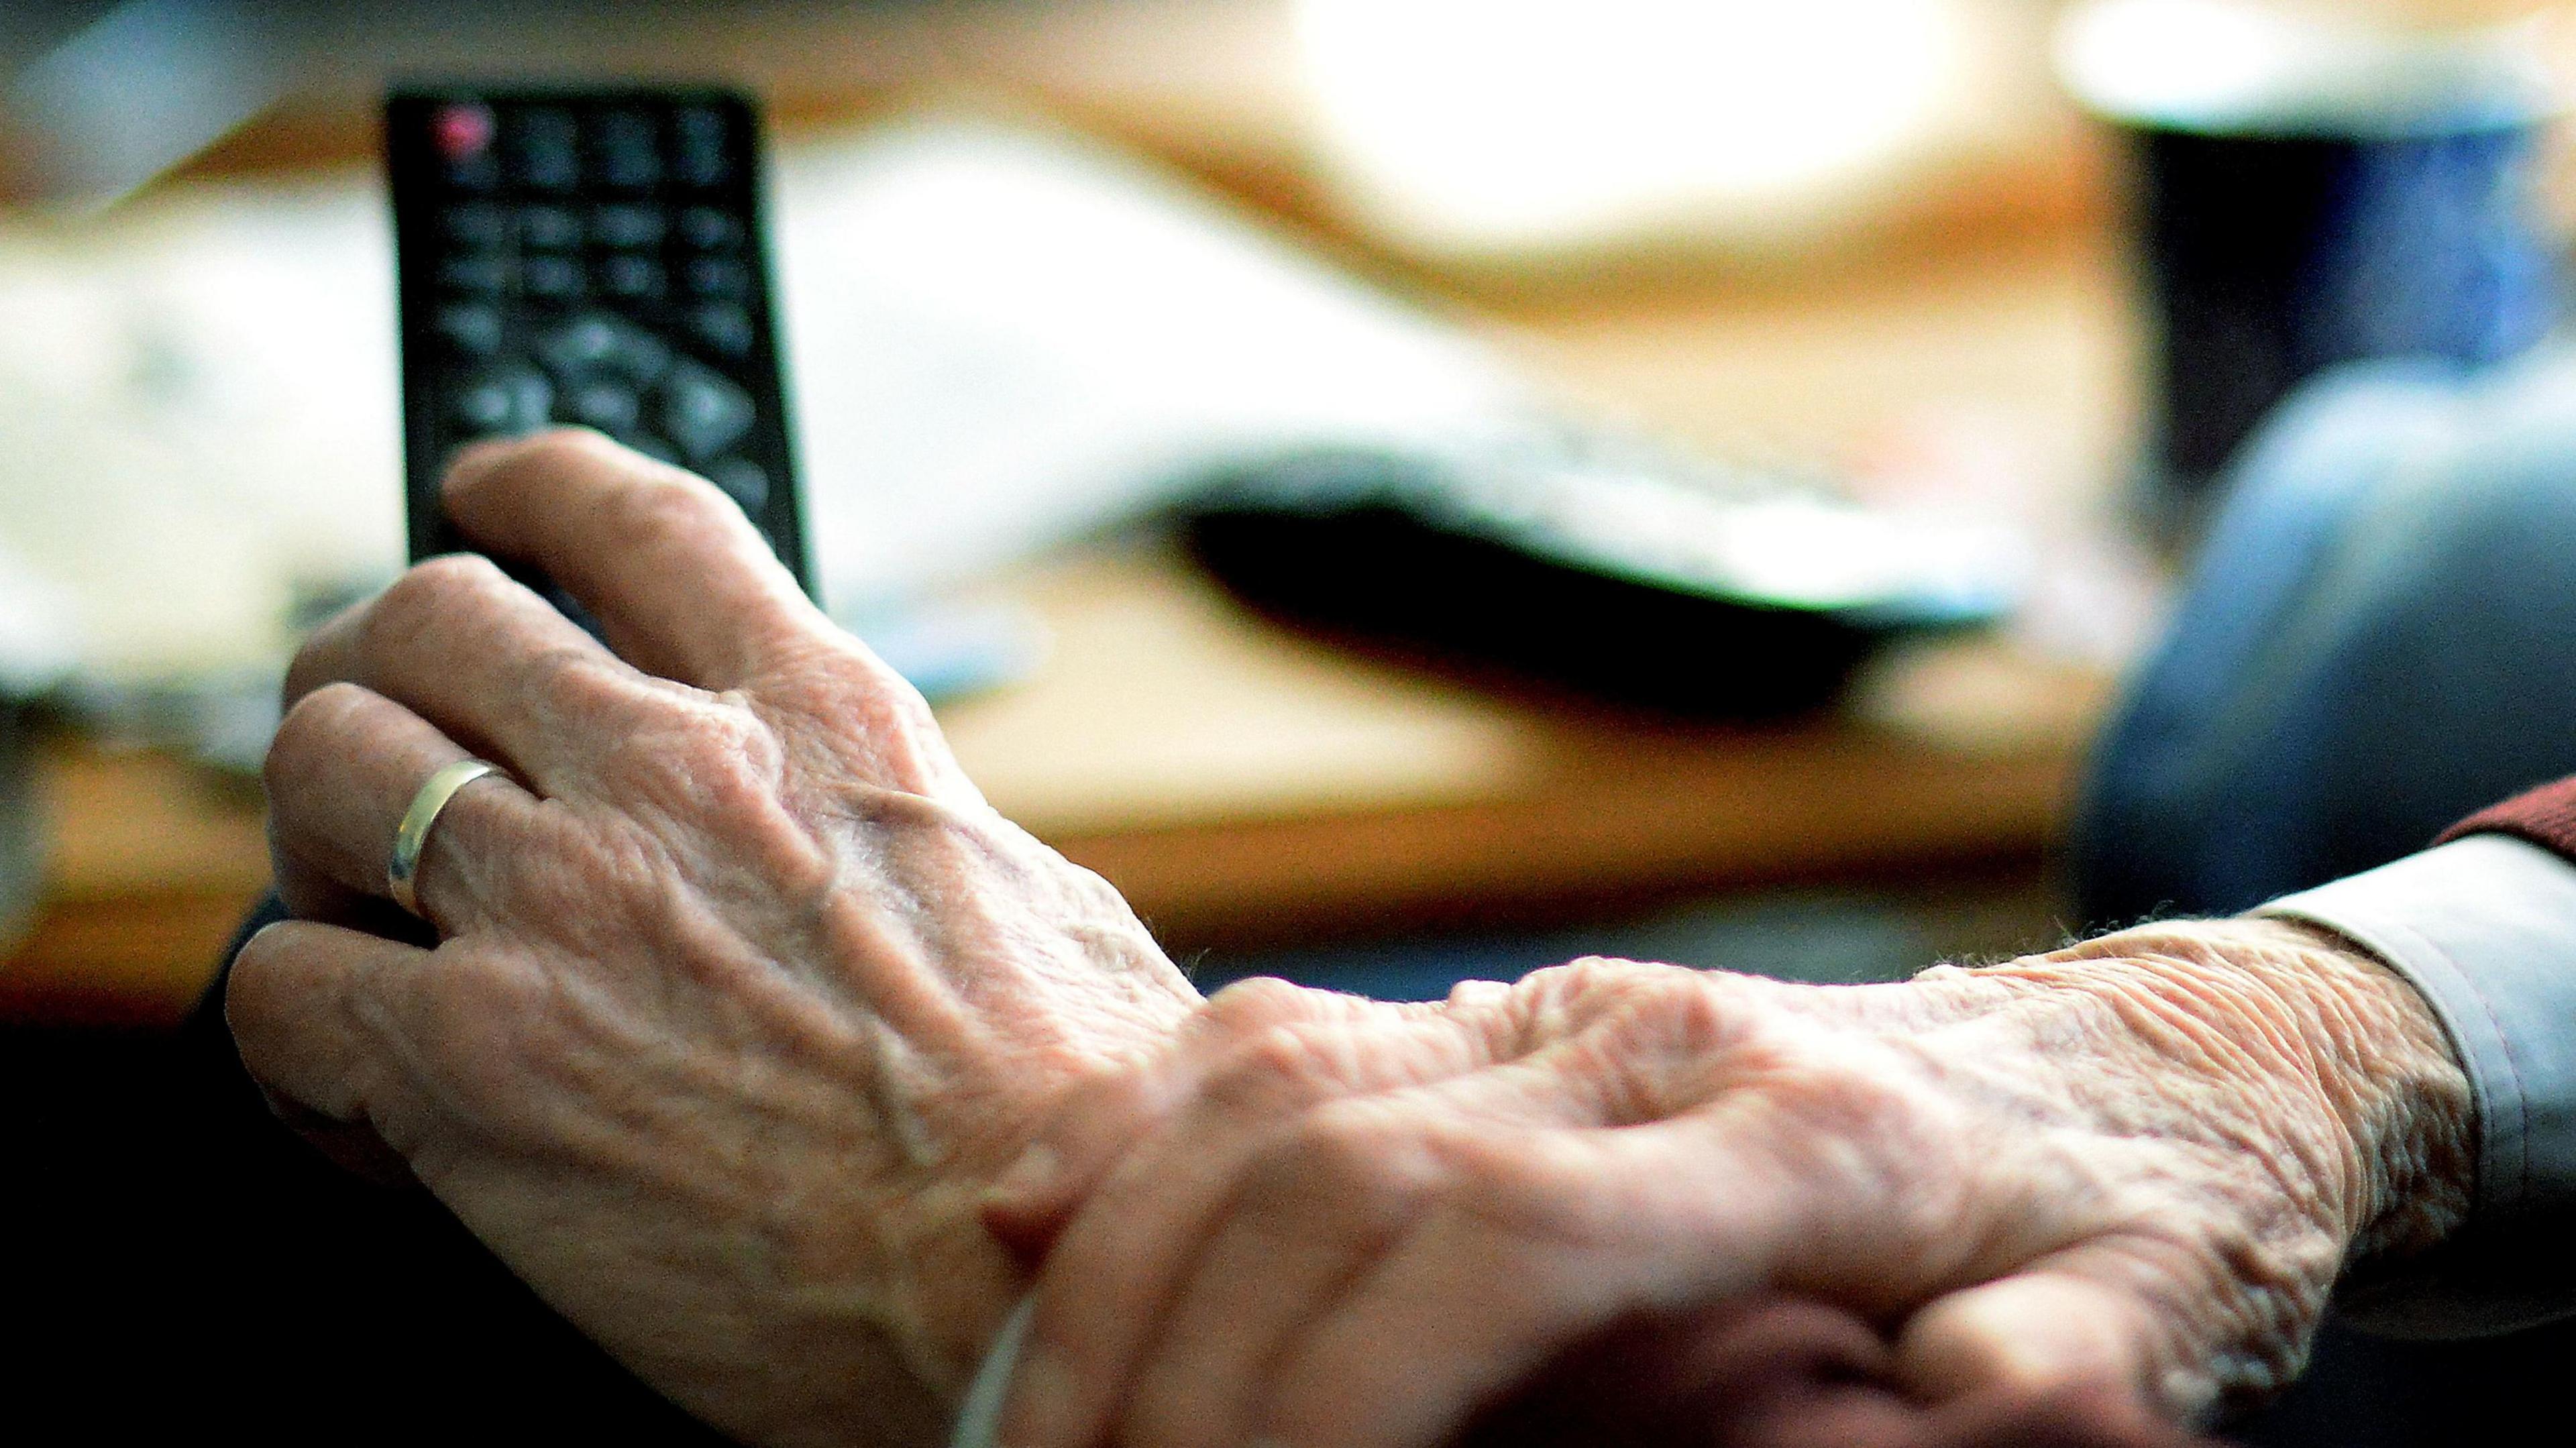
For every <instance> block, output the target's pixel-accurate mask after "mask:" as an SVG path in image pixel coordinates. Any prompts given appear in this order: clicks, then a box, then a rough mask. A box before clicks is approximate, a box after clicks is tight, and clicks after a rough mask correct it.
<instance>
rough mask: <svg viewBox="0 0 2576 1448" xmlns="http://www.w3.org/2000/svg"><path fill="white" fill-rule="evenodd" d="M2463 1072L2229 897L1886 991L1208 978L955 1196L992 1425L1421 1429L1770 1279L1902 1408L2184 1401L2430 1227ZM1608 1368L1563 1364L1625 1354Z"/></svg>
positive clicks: (2460, 1160) (1086, 1434)
mask: <svg viewBox="0 0 2576 1448" xmlns="http://www.w3.org/2000/svg"><path fill="white" fill-rule="evenodd" d="M2466 1098H2467V1088H2466V1083H2465V1080H2464V1078H2463V1076H2462V1074H2461V1072H2460V1070H2459V1068H2458V1067H2457V1065H2456V1064H2455V1063H2454V1062H2453V1060H2452V1059H2451V1057H2450V1055H2449V1052H2448V1048H2447V1047H2446V1045H2445V1043H2444V1041H2443V1038H2442V1036H2441V1034H2440V1030H2439V1027H2438V1025H2437V1024H2436V1023H2435V1022H2434V1020H2433V1018H2432V1016H2431V1014H2430V1012H2429V1011H2428V1010H2427V1008H2426V1007H2425V1006H2424V1004H2423V1003H2422V1002H2421V1001H2420V1000H2419V999H2418V998H2417V997H2416V996H2415V995H2414V993H2413V992H2412V990H2411V989H2410V988H2409V987H2407V986H2406V985H2405V984H2403V983H2402V982H2401V981H2400V980H2398V979H2397V978H2396V977H2395V976H2394V975H2392V974H2390V973H2389V972H2387V971H2386V970H2384V969H2383V968H2381V967H2380V966H2378V965H2377V964H2376V963H2374V962H2372V961H2370V960H2369V959H2367V958H2366V957H2362V956H2359V955H2356V954H2353V953H2351V952H2348V951H2345V950H2343V949H2341V948H2340V947H2339V946H2338V945H2337V944H2336V943H2335V942H2333V941H2331V940H2329V939H2327V938H2325V937H2323V936H2321V935H2317V934H2314V933H2311V932H2309V931H2307V930H2305V929H2304V928H2301V927H2295V926H2290V925H2286V924H2275V923H2269V922H2231V923H2217V924H2204V925H2176V926H2168V927H2157V928H2149V929H2142V930H2137V931H2132V932H2129V933H2127V934H2123V935H2117V936H2112V937H2108V938H2105V939H2102V940H2097V941H2094V942H2092V943H2090V944H2088V945H2084V946H2082V947H2079V948H2075V949H2070V950H2064V951H2059V952H2056V953H2054V954H2051V955H2046V956H2040V957H2036V958H2032V959H2027V960H2022V961H2017V962H2014V963H2012V964H2010V965H2007V966H2002V967H1997V968H1990V969H1984V970H1975V971H1970V970H1963V969H1958V968H1953V967H1941V968H1936V969H1934V970H1932V971H1930V972H1927V973H1926V974H1924V975H1923V976H1920V977H1917V978H1916V979H1915V980H1913V981H1911V982H1907V983H1904V984H1898V985H1887V986H1870V987H1817V986H1806V985H1792V984H1784V983H1778V982H1770V981H1763V980H1757V979H1752V978H1747V977H1742V976H1730V975H1723V974H1714V973H1703V972H1696V971H1688V970H1681V969H1677V968H1673V967H1668V966H1651V965H1635V964H1629V963H1625V962H1610V961H1590V962H1581V963H1578V964H1575V965H1571V966H1566V967H1562V968H1559V969H1556V970H1549V971H1541V972H1539V973H1537V974H1535V975H1533V976H1531V977H1529V978H1528V979H1526V980H1524V981H1522V982H1521V983H1520V984H1518V985H1515V986H1511V987H1503V986H1497V985H1479V986H1472V987H1465V988H1462V989H1461V991H1460V992H1459V993H1458V994H1456V995H1455V996H1453V997H1452V998H1451V1000H1450V1002H1449V1003H1448V1004H1447V1005H1445V1006H1439V1007H1407V1008H1398V1007H1386V1006H1377V1005H1371V1004H1369V1003H1366V1002H1361V1001H1356V1000H1352V999H1349V998H1347V997H1340V996H1330V995H1324V994H1320V993H1316V992H1310V991H1301V990H1298V989H1296V988H1294V987H1289V986H1285V985H1282V984H1281V983H1279V982H1275V981H1273V982H1253V983H1248V984H1246V985H1243V986H1238V987H1234V988H1231V989H1229V990H1226V991H1223V992H1220V993H1218V995H1216V996H1215V997H1214V998H1212V999H1211V1000H1210V1001H1209V1002H1208V1004H1207V1005H1206V1006H1205V1007H1204V1008H1203V1010H1202V1011H1201V1013H1200V1014H1199V1015H1197V1016H1196V1017H1195V1018H1194V1019H1193V1021H1192V1023H1191V1024H1190V1025H1189V1026H1188V1027H1187V1028H1186V1029H1185V1030H1184V1031H1183V1032H1182V1033H1181V1034H1180V1035H1179V1036H1177V1037H1176V1038H1175V1039H1174V1041H1173V1043H1172V1044H1171V1045H1170V1046H1169V1047H1168V1048H1167V1049H1166V1051H1165V1052H1163V1053H1162V1054H1161V1055H1160V1056H1159V1057H1157V1058H1154V1059H1152V1060H1149V1061H1147V1062H1145V1063H1141V1064H1139V1065H1136V1066H1134V1067H1132V1068H1129V1069H1124V1070H1115V1071H1111V1072H1106V1073H1104V1074H1103V1075H1102V1076H1101V1077H1100V1078H1098V1079H1097V1080H1095V1081H1094V1082H1092V1083H1089V1084H1087V1085H1085V1086H1084V1087H1082V1088H1080V1089H1078V1090H1077V1091H1076V1092H1075V1093H1074V1094H1073V1095H1072V1096H1070V1097H1068V1098H1067V1105H1066V1108H1065V1110H1064V1112H1063V1113H1062V1115H1061V1116H1060V1117H1059V1118H1058V1119H1057V1121H1056V1122H1055V1123H1054V1124H1053V1126H1051V1127H1050V1129H1049V1130H1048V1132H1047V1133H1045V1134H1044V1135H1042V1136H1041V1137H1040V1139H1039V1140H1038V1142H1037V1143H1035V1144H1033V1146H1032V1148H1031V1150H1030V1153H1029V1155H1028V1156H1027V1157H1026V1158H1024V1160H1023V1162H1022V1163H1021V1164H1020V1165H1019V1166H1018V1167H1016V1168H1015V1169H1014V1171H1013V1172H1012V1174H1011V1175H1010V1176H1009V1177H1008V1178H1006V1179H1005V1184H1004V1185H1003V1186H1002V1187H1001V1188H1000V1189H998V1190H997V1192H996V1195H995V1198H994V1200H993V1201H992V1202H991V1203H990V1204H989V1205H988V1218H989V1220H991V1221H992V1222H993V1224H994V1226H995V1229H996V1230H997V1231H999V1232H1001V1233H1002V1234H1003V1235H1005V1236H1006V1237H1008V1238H1011V1239H1012V1240H1013V1241H1014V1243H1015V1245H1016V1246H1017V1247H1018V1248H1019V1249H1020V1250H1022V1251H1023V1252H1024V1253H1025V1254H1027V1255H1029V1256H1030V1257H1032V1258H1033V1259H1035V1258H1037V1257H1039V1256H1040V1255H1041V1254H1043V1262H1044V1266H1043V1270H1042V1272H1041V1276H1040V1287H1039V1291H1038V1296H1037V1303H1036V1308H1035V1315H1034V1319H1033V1326H1032V1329H1031V1336H1030V1340H1029V1343H1028V1347H1027V1350H1026V1352H1025V1354H1024V1355H1023V1357H1022V1358H1021V1360H1020V1363H1019V1366H1018V1371H1017V1374H1016V1378H1015V1382H1014V1386H1013V1389H1012V1394H1011V1399H1010V1402H1009V1404H1008V1407H1007V1409H1006V1411H1005V1413H1004V1415H1003V1419H1002V1424H1003V1428H1002V1435H1001V1441H1003V1442H1004V1443H1007V1444H1009V1445H1011V1448H1092V1445H1096V1444H1105V1443H1116V1444H1121V1445H1131V1448H1198V1445H1221V1444H1245V1443H1272V1442H1275V1443H1282V1444H1294V1445H1300V1448H1305V1445H1323V1444H1332V1445H1341V1448H1398V1445H1427V1444H1432V1443H1437V1442H1442V1441H1446V1440H1447V1439H1448V1438H1449V1437H1450V1436H1452V1435H1453V1434H1454V1433H1456V1432H1457V1431H1458V1430H1459V1428H1460V1427H1461V1425H1463V1424H1466V1423H1469V1422H1471V1421H1473V1420H1474V1417H1475V1415H1476V1412H1477V1410H1478V1409H1479V1408H1480V1407H1482V1406H1484V1405H1487V1404H1490V1403H1492V1402H1494V1401H1496V1400H1498V1399H1501V1398H1505V1397H1508V1396H1510V1395H1511V1394H1513V1393H1514V1392H1516V1391H1519V1390H1521V1389H1522V1388H1523V1387H1525V1386H1526V1385H1527V1384H1529V1383H1531V1382H1532V1381H1534V1380H1538V1379H1543V1378H1544V1377H1545V1376H1546V1375H1547V1372H1548V1370H1549V1368H1550V1365H1551V1364H1552V1363H1557V1362H1561V1361H1563V1360H1565V1359H1566V1358H1567V1357H1568V1356H1569V1355H1574V1356H1581V1355H1582V1353H1583V1351H1584V1350H1586V1349H1591V1348H1597V1346H1598V1344H1599V1343H1601V1342H1603V1341H1604V1340H1620V1339H1621V1335H1622V1334H1625V1335H1627V1336H1626V1338H1625V1340H1627V1341H1631V1342H1651V1341H1658V1340H1665V1341H1684V1340H1687V1339H1688V1338H1689V1336H1690V1331H1691V1329H1690V1324H1691V1323H1692V1322H1693V1321H1695V1320H1706V1321H1709V1322H1713V1323H1722V1322H1723V1321H1724V1320H1725V1319H1726V1317H1727V1315H1728V1314H1730V1313H1735V1312H1738V1311H1740V1310H1741V1309H1742V1308H1743V1307H1744V1305H1745V1304H1746V1303H1747V1302H1748V1301H1753V1300H1758V1299H1760V1298H1761V1297H1763V1296H1765V1295H1767V1294H1771V1293H1778V1292H1786V1293H1790V1294H1794V1295H1799V1296H1804V1297H1808V1298H1812V1299H1820V1300H1822V1301H1824V1302H1828V1303H1831V1304H1835V1305H1837V1306H1840V1307H1844V1308H1848V1309H1851V1310H1854V1311H1857V1312H1858V1313H1860V1314H1861V1315H1862V1316H1863V1317H1865V1318H1867V1319H1868V1320H1870V1321H1873V1322H1876V1323H1879V1324H1882V1325H1883V1327H1884V1330H1885V1331H1886V1332H1887V1333H1888V1335H1889V1339H1890V1342H1891V1345H1892V1349H1893V1351H1892V1354H1891V1357H1890V1369H1889V1371H1891V1372H1892V1373H1893V1375H1894V1376H1895V1377H1896V1378H1897V1379H1898V1380H1899V1382H1900V1383H1901V1384H1902V1385H1903V1386H1904V1387H1906V1388H1907V1389H1909V1390H1911V1391H1912V1392H1913V1393H1915V1394H1917V1395H1918V1396H1919V1397H1920V1399H1922V1400H1924V1401H1927V1402H1930V1401H1942V1400H1950V1399H1955V1398H1957V1397H1958V1396H1959V1395H1962V1394H1967V1393H1972V1392H1978V1391H1980V1390H1992V1389H1996V1388H1998V1387H2000V1388H2001V1389H2003V1390H2004V1391H2005V1396H2007V1397H2010V1396H2013V1395H2015V1394H2028V1393H2038V1392H2047V1391H2056V1390H2073V1389H2078V1388H2084V1387H2086V1386H2088V1385H2089V1386H2090V1387H2091V1388H2093V1389H2095V1390H2099V1389H2101V1388H2102V1387H2103V1386H2104V1385H2108V1387H2109V1388H2110V1389H2111V1390H2112V1391H2115V1392H2120V1393H2129V1394H2135V1395H2137V1399H2140V1400H2143V1401H2144V1402H2145V1403H2146V1404H2148V1405H2149V1406H2150V1407H2151V1408H2152V1409H2154V1410H2156V1411H2160V1412H2163V1413H2167V1414H2171V1415H2175V1416H2189V1415H2192V1414H2196V1413H2198V1412H2201V1411H2203V1410H2207V1409H2209V1408H2211V1407H2212V1406H2214V1405H2217V1404H2220V1403H2223V1402H2225V1401H2228V1400H2231V1399H2242V1398H2246V1397H2253V1396H2259V1395H2261V1394H2262V1393H2264V1392H2265V1391H2267V1390H2270V1389H2272V1388H2275V1387H2277V1386H2278V1385H2280V1384H2281V1383H2283V1382H2284V1381H2285V1380H2286V1379H2287V1377H2288V1376H2289V1375H2290V1374H2291V1373H2292V1372H2294V1371H2295V1369H2296V1368H2297V1367H2298V1365H2299V1363H2300V1361H2301V1359H2302V1355H2303V1352H2304V1349H2305V1344H2306V1341H2307V1339H2308V1336H2309V1334H2310V1331H2311V1329H2312V1328H2313V1327H2314V1325H2315V1323H2316V1321H2317V1318H2318V1314H2319V1312H2320V1311H2321V1309H2322V1307H2323V1305H2324V1303H2325V1300H2326V1297H2327V1294H2328V1291H2329V1289H2330V1287H2331V1286H2332V1284H2333V1283H2334V1281H2335V1279H2336V1276H2337V1273H2338V1271H2339V1269H2340V1268H2341V1267H2342V1266H2343V1265H2344V1264H2345V1262H2346V1261H2347V1260H2348V1259H2349V1258H2350V1257H2352V1256H2353V1255H2355V1254H2356V1253H2363V1252H2370V1251H2381V1250H2386V1251H2405V1250H2408V1249H2410V1248H2414V1247H2419V1246H2422V1245H2426V1244H2429V1243H2431V1242H2433V1241H2435V1240H2437V1239H2438V1238H2440V1237H2441V1236H2442V1235H2443V1234H2444V1233H2445V1232H2446V1231H2447V1230H2448V1229H2449V1227H2450V1226H2451V1225H2452V1224H2453V1223H2455V1222H2456V1221H2457V1219H2458V1217H2459V1215H2460V1214H2461V1213H2462V1212H2463V1211H2464V1210H2465V1206H2466V1197H2467V1185H2468V1177H2469V1166H2468V1159H2469V1156H2468V1154H2469V1142H2468V1140H2467V1137H2468V1134H2469V1128H2468V1126H2467V1121H2468V1107H2467V1099H2466ZM1640 1323H1649V1324H1656V1323H1659V1324H1663V1327H1661V1328H1659V1329H1657V1330H1656V1331H1654V1332H1649V1333H1646V1334H1644V1335H1643V1336H1642V1337H1639V1336H1637V1335H1636V1329H1637V1326H1638V1325H1639V1324H1640ZM1593 1355H1594V1356H1595V1357H1596V1358H1597V1357H1598V1353H1597V1351H1596V1352H1594V1354H1593ZM1630 1365H1631V1366H1633V1367H1634V1368H1635V1369H1636V1370H1635V1371H1634V1372H1632V1373H1628V1374H1626V1375H1624V1376H1622V1375H1618V1374H1613V1375H1612V1376H1611V1377H1610V1378H1608V1379H1601V1378H1600V1377H1599V1376H1598V1374H1597V1373H1596V1374H1595V1375H1594V1380H1595V1381H1600V1382H1606V1383H1608V1384H1609V1385H1610V1387H1609V1388H1608V1391H1611V1392H1613V1393H1616V1394H1633V1393H1652V1392H1655V1391H1658V1390H1659V1389H1658V1388H1657V1387H1656V1384H1657V1383H1658V1381H1659V1380H1661V1378H1663V1377H1664V1376H1667V1375H1668V1370H1667V1369H1666V1367H1665V1365H1662V1364H1658V1363H1653V1362H1637V1363H1633V1364H1630ZM1615 1406H1616V1407H1617V1408H1618V1412H1617V1413H1614V1414H1613V1415H1612V1417H1613V1418H1618V1417H1621V1416H1628V1417H1633V1415H1634V1414H1636V1413H1638V1412H1640V1411H1643V1412H1647V1413H1648V1414H1649V1415H1650V1416H1651V1413H1652V1411H1653V1409H1652V1405H1644V1406H1642V1407H1641V1405H1639V1404H1636V1403H1620V1404H1617V1405H1615Z"/></svg>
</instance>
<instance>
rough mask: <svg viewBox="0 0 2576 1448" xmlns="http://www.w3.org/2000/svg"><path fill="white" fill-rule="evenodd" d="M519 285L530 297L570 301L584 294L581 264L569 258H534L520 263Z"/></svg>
mask: <svg viewBox="0 0 2576 1448" xmlns="http://www.w3.org/2000/svg"><path fill="white" fill-rule="evenodd" d="M519 285H520V286H521V287H523V288H525V289H526V291H527V293H528V295H529V296H532V297H543V298H545V299H546V300H548V301H556V302H561V301H570V300H571V299H572V298H574V297H578V296H580V295H581V293H582V274H581V263H580V262H577V261H575V260H573V259H572V258H571V257H568V256H532V257H528V258H526V259H525V260H523V261H521V262H520V263H519Z"/></svg>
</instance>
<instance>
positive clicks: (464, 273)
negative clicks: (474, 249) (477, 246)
mask: <svg viewBox="0 0 2576 1448" xmlns="http://www.w3.org/2000/svg"><path fill="white" fill-rule="evenodd" d="M438 280H439V284H440V285H442V286H444V287H446V288H447V289H448V290H450V291H458V292H468V293H471V294H473V295H475V296H479V297H491V296H499V295H500V294H501V293H503V292H506V291H508V290H509V289H510V259H509V258H508V257H506V256H451V257H448V258H446V259H445V260H443V261H441V262H440V263H439V264H438Z"/></svg>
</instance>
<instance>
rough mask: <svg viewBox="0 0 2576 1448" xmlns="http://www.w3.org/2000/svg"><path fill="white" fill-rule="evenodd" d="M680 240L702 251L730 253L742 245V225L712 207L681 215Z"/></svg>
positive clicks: (692, 210)
mask: <svg viewBox="0 0 2576 1448" xmlns="http://www.w3.org/2000/svg"><path fill="white" fill-rule="evenodd" d="M680 239H681V240H682V241H685V242H687V243H688V244H689V245H691V246H694V247H696V248H698V249H699V250H701V251H730V250H732V249H733V248H735V247H737V246H740V245H741V244H742V223H741V222H739V221H736V220H735V219H734V218H732V217H730V216H727V215H726V214H724V213H723V212H721V211H718V210H716V209H715V208H714V207H712V206H692V207H690V208H689V209H688V210H686V211H683V212H681V213H680Z"/></svg>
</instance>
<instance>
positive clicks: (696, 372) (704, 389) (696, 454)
mask: <svg viewBox="0 0 2576 1448" xmlns="http://www.w3.org/2000/svg"><path fill="white" fill-rule="evenodd" d="M757 416H758V413H757V410H756V409H755V408H754V407H753V405H752V401H751V394H750V393H748V392H745V391H743V390H742V389H741V388H739V387H737V386H735V385H734V384H733V380H732V379H731V378H729V377H726V376H725V375H724V374H722V373H720V372H716V371H714V370H712V369H710V368H706V367H701V366H699V365H698V364H697V363H695V362H682V363H680V364H678V365H677V366H675V367H673V368H672V369H671V377H670V381H669V382H668V383H667V384H665V386H664V388H663V393H662V416H661V422H662V430H663V431H664V432H666V433H668V434H670V436H671V438H672V440H673V441H675V442H677V443H679V445H680V450H681V451H682V452H684V453H687V454H688V455H689V457H690V458H691V459H698V458H708V457H713V456H715V455H716V454H717V453H720V452H723V451H724V450H725V449H726V448H729V447H731V446H733V445H734V444H735V443H737V442H740V441H741V440H742V437H743V434H745V433H747V432H749V431H751V424H752V422H753V421H754V420H755V419H756V417H757Z"/></svg>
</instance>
